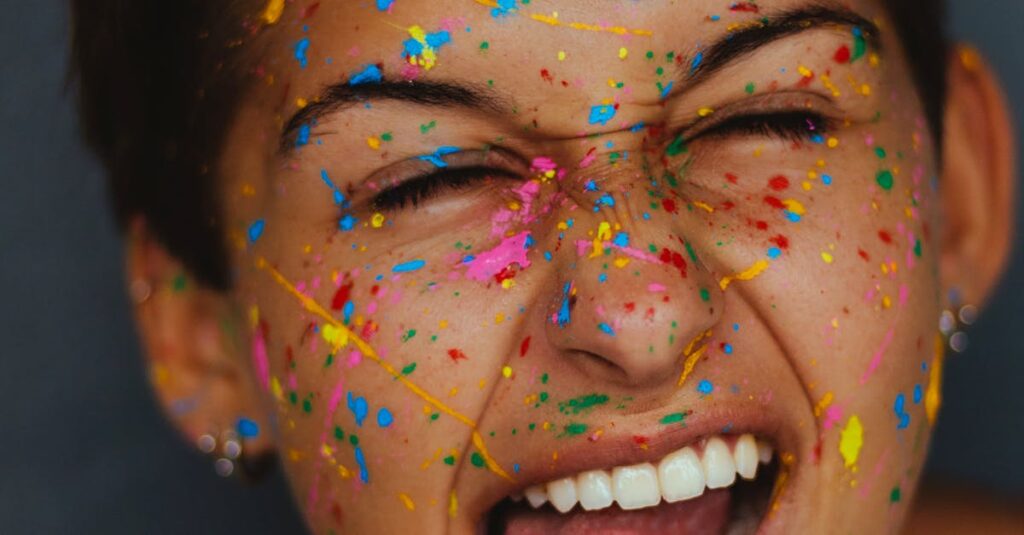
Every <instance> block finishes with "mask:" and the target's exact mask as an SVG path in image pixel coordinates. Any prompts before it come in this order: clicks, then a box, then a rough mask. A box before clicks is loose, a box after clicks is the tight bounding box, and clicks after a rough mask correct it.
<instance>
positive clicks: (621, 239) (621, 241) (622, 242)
mask: <svg viewBox="0 0 1024 535" xmlns="http://www.w3.org/2000/svg"><path fill="white" fill-rule="evenodd" d="M612 243H614V244H615V246H616V247H629V234H627V233H625V232H620V233H618V234H616V235H615V238H614V239H613V240H612Z"/></svg>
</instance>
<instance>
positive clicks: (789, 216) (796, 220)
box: [784, 210, 800, 223]
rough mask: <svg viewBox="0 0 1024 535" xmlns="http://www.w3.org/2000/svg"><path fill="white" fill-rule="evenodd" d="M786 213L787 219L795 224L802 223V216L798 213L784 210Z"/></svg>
mask: <svg viewBox="0 0 1024 535" xmlns="http://www.w3.org/2000/svg"><path fill="white" fill-rule="evenodd" d="M784 213H785V214H786V219H788V220H790V221H792V222H793V223H799V222H800V214H798V213H796V212H790V211H789V210H784Z"/></svg>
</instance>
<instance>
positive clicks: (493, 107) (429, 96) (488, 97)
mask: <svg viewBox="0 0 1024 535" xmlns="http://www.w3.org/2000/svg"><path fill="white" fill-rule="evenodd" d="M381 100H397V101H401V102H408V103H411V104H417V105H420V106H427V107H452V106H456V107H461V108H466V109H475V110H484V111H489V112H493V113H504V112H506V111H507V110H508V109H510V108H511V105H510V104H509V103H508V102H507V101H506V99H504V98H502V97H501V96H500V95H499V94H498V93H497V92H495V91H494V90H492V89H490V88H487V87H481V86H477V85H473V84H468V83H465V82H454V81H434V80H401V81H395V80H387V79H382V80H381V81H380V82H374V83H362V84H356V85H352V84H351V83H349V81H344V82H339V83H336V84H332V85H329V86H327V87H326V88H325V89H324V90H323V91H322V92H321V93H320V95H319V97H317V99H316V100H314V101H313V102H310V103H309V104H307V105H306V106H305V107H303V108H302V109H301V110H299V111H298V112H296V113H295V114H294V115H292V117H291V118H290V119H288V122H287V123H285V126H284V129H283V130H282V132H281V146H280V150H281V151H282V152H287V151H289V150H291V149H292V148H294V146H295V139H294V138H295V134H296V131H297V130H299V128H300V127H301V126H302V125H308V124H310V123H312V122H314V121H316V120H317V119H319V118H321V117H323V116H325V115H327V114H330V113H333V112H336V111H338V110H341V109H344V108H346V107H348V106H352V105H354V104H358V103H363V102H371V101H381Z"/></svg>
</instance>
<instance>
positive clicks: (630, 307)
mask: <svg viewBox="0 0 1024 535" xmlns="http://www.w3.org/2000/svg"><path fill="white" fill-rule="evenodd" d="M625 308H626V312H634V311H635V310H636V303H626V305H625Z"/></svg>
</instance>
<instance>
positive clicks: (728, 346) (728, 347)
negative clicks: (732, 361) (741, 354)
mask: <svg viewBox="0 0 1024 535" xmlns="http://www.w3.org/2000/svg"><path fill="white" fill-rule="evenodd" d="M722 351H723V352H724V353H725V354H726V355H732V344H725V345H723V346H722Z"/></svg>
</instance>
